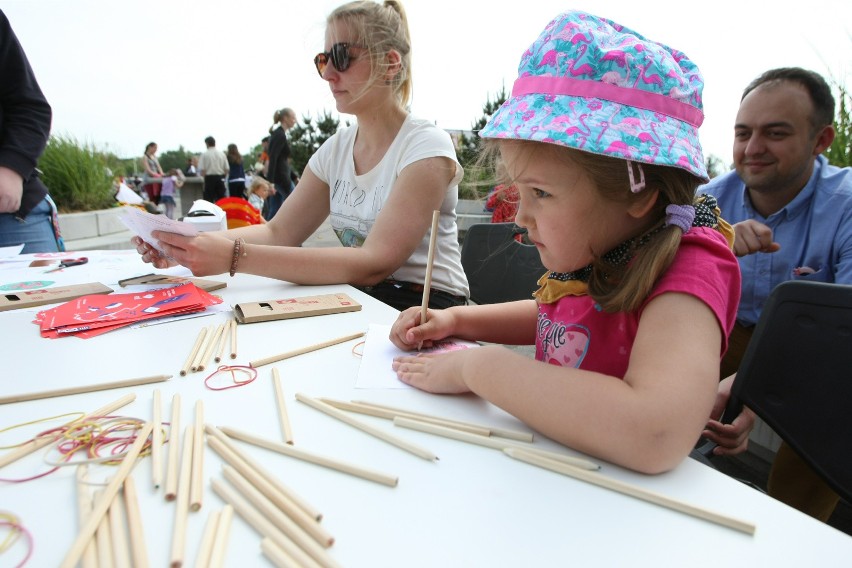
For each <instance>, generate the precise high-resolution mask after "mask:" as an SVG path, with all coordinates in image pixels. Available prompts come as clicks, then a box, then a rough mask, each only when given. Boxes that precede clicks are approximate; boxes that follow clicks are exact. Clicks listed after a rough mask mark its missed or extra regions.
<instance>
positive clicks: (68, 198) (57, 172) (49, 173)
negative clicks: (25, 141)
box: [38, 135, 116, 213]
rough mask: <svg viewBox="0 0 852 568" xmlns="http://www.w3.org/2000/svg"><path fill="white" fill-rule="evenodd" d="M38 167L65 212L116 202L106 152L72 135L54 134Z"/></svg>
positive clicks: (101, 206)
mask: <svg viewBox="0 0 852 568" xmlns="http://www.w3.org/2000/svg"><path fill="white" fill-rule="evenodd" d="M38 167H39V169H40V170H41V171H42V172H43V175H42V180H43V181H44V183H45V185H46V186H47V187H48V189H50V196H51V197H52V198H53V200H54V201H55V202H56V206H57V207H58V208H59V210H60V211H61V212H63V213H68V212H74V211H91V210H94V209H105V208H107V207H112V206H114V205H116V201H115V198H114V191H113V179H112V172H111V171H110V169H109V168H108V166H107V160H106V157H105V155H104V154H103V153H102V152H100V151H98V150H97V149H95V148H94V147H93V146H91V145H89V144H85V145H82V144H80V143H78V142H77V140H75V139H74V138H72V137H70V136H62V135H58V136H51V137H50V140H49V141H48V143H47V148H45V150H44V154H42V156H41V158H40V159H39V161H38Z"/></svg>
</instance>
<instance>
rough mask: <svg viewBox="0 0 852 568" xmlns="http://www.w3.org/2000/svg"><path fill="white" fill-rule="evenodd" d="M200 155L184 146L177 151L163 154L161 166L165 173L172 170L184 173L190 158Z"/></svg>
mask: <svg viewBox="0 0 852 568" xmlns="http://www.w3.org/2000/svg"><path fill="white" fill-rule="evenodd" d="M199 154H200V152H190V151H189V150H187V149H186V148H184V147H183V145H180V146H178V149H177V150H168V151H166V152H161V153H160V156H159V157H158V159H159V160H160V166H162V168H163V171H164V172H168V171H169V170H171V169H172V168H175V169H178V170H180V171H183V170H184V168H186V163H187V161H188V160H189V158H191V157H192V156H197V155H199Z"/></svg>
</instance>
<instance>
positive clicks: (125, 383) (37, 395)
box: [0, 375, 172, 404]
mask: <svg viewBox="0 0 852 568" xmlns="http://www.w3.org/2000/svg"><path fill="white" fill-rule="evenodd" d="M171 378H172V376H171V375H155V376H153V377H140V378H137V379H125V380H121V381H111V382H108V383H99V384H94V385H80V386H76V387H68V388H64V389H54V390H49V391H42V392H31V393H26V394H13V395H11V396H4V397H0V404H10V403H13V402H24V401H26V400H39V399H42V398H53V397H55V396H69V395H72V394H81V393H87V392H96V391H102V390H111V389H120V388H124V387H135V386H139V385H147V384H151V383H162V382H163V381H168V380H169V379H171Z"/></svg>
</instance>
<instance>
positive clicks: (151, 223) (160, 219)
mask: <svg viewBox="0 0 852 568" xmlns="http://www.w3.org/2000/svg"><path fill="white" fill-rule="evenodd" d="M119 219H120V220H121V222H122V223H124V224H125V225H126V226H127V228H128V229H130V230H131V231H133V232H134V233H135V234H136V235H137V236H140V237H142V240H143V241H145V242H146V243H148V244H149V245H151V246H152V247H154V248H155V249H157V250H158V251H160V252H161V253H163V254H165V251H164V250H163V249H161V248H160V247H159V245H158V244H157V239H155V238H154V237H152V236H151V232H152V231H166V232H168V233H177V234H179V235H184V236H185V237H194V236H195V235H197V234H198V229H197V228H196V227H195V225H191V224H190V223H184V222H183V221H177V220H175V219H169V218H168V217H166V216H165V215H154V214H152V213H148V212H147V211H142V210H141V209H139V208H138V207H125V208H124V213H123V215H121V216H120V217H119Z"/></svg>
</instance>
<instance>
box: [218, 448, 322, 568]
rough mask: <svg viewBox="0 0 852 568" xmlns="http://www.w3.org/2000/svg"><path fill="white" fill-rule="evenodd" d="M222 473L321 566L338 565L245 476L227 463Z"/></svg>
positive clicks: (258, 509)
mask: <svg viewBox="0 0 852 568" xmlns="http://www.w3.org/2000/svg"><path fill="white" fill-rule="evenodd" d="M222 474H223V475H224V476H225V479H227V480H228V481H229V482H231V485H232V486H234V487H235V488H236V489H237V491H239V492H240V493H241V494H242V496H243V497H245V498H246V499H247V500H248V502H249V503H251V504H252V505H253V506H254V507H255V509H257V511H258V512H259V513H260V514H261V515H263V516H264V518H266V520H268V521H269V522H270V523H272V524H273V525H274V526H275V528H277V529H278V530H280V531H281V532H282V533H284V534H285V535H287V538H289V539H290V540H292V541H293V542H295V543H296V544H297V545H298V546H299V548H301V549H302V550H304V551H305V552H307V553H308V555H309V556H310V557H311V558H313V559H314V560H316V561H317V562H318V563H319V564H321V565H323V566H338V564H337V563H336V562H334V561H333V560H332V559H331V558H330V557H329V556H328V553H327V552H326V550H325V548H323V547H322V546H320V545H319V543H317V541H316V540H314V539H313V538H311V537H310V536H309V535H308V534H307V533H306V532H305V531H303V530H302V528H301V527H299V525H297V524H296V523H294V522H293V521H292V519H290V517H288V516H287V515H285V514H284V513H282V512H281V510H280V509H278V508H277V507H275V505H273V504H272V502H271V501H269V499H267V498H266V497H265V496H264V495H263V494H262V493H261V492H260V491H258V490H257V489H256V488H255V487H254V486H253V485H252V484H251V483H249V482H248V480H246V478H245V477H243V476H242V475H240V474H239V472H237V470H235V469H234V468H232V467H231V466H229V465H226V466H222Z"/></svg>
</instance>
